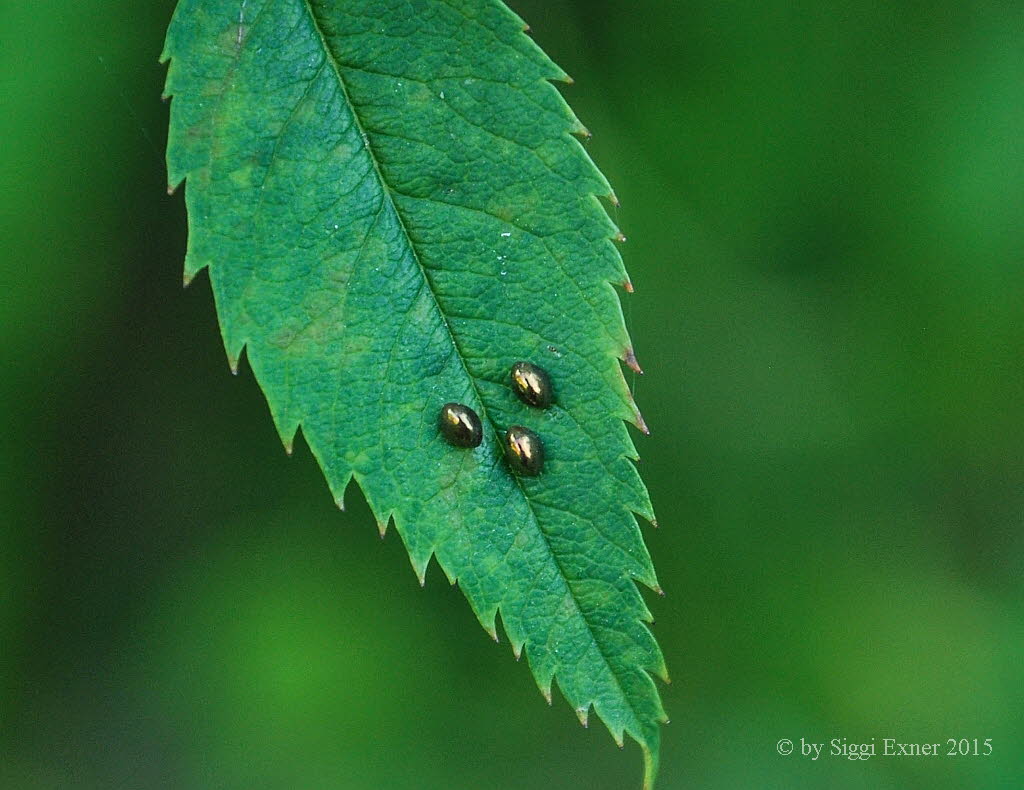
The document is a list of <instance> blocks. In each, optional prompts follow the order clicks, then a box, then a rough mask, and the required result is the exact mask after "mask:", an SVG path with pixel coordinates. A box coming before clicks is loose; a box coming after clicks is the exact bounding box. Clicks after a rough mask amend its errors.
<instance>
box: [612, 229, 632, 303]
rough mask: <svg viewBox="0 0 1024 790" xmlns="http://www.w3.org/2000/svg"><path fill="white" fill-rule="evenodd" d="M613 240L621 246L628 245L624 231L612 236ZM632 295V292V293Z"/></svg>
mask: <svg viewBox="0 0 1024 790" xmlns="http://www.w3.org/2000/svg"><path fill="white" fill-rule="evenodd" d="M612 240H613V241H617V242H618V243H619V244H625V243H626V234H625V233H623V232H622V231H619V232H618V233H616V234H615V235H614V236H612ZM630 293H632V291H630Z"/></svg>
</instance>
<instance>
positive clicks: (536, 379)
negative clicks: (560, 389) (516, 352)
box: [512, 362, 555, 409]
mask: <svg viewBox="0 0 1024 790" xmlns="http://www.w3.org/2000/svg"><path fill="white" fill-rule="evenodd" d="M512 389H514V390H515V392H516V395H518V396H519V400H521V401H522V402H523V403H525V404H526V405H528V406H534V407H536V408H538V409H546V408H547V407H548V406H550V405H551V403H552V402H553V401H554V399H555V393H554V390H553V389H552V388H551V378H550V377H549V376H548V374H547V371H545V370H544V369H543V368H539V367H537V366H536V365H534V364H532V363H530V362H517V363H516V364H514V365H513V366H512Z"/></svg>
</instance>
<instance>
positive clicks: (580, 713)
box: [576, 705, 590, 729]
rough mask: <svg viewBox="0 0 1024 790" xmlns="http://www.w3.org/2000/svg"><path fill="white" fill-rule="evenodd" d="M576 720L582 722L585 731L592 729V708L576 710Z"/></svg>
mask: <svg viewBox="0 0 1024 790" xmlns="http://www.w3.org/2000/svg"><path fill="white" fill-rule="evenodd" d="M576 718H577V719H579V720H580V724H582V725H583V727H584V729H588V728H589V727H590V706H589V705H588V706H586V707H584V708H576Z"/></svg>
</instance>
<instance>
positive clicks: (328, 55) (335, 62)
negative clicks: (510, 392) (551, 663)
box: [270, 0, 646, 741]
mask: <svg viewBox="0 0 1024 790" xmlns="http://www.w3.org/2000/svg"><path fill="white" fill-rule="evenodd" d="M270 2H273V0H270ZM300 2H301V3H302V7H303V8H304V9H305V10H306V12H307V13H308V14H309V20H310V23H311V24H312V26H313V30H314V31H315V32H316V35H317V38H318V39H319V41H320V46H321V48H322V49H323V52H324V57H325V59H326V60H327V61H328V62H329V63H330V64H331V68H332V69H333V71H334V75H335V77H336V78H337V80H338V86H339V88H340V89H341V94H342V97H343V98H344V100H345V103H346V104H347V105H348V108H349V110H350V111H351V113H352V119H353V122H354V123H355V125H356V129H357V130H358V132H359V136H360V137H361V138H362V140H363V146H364V148H365V150H366V154H367V156H368V157H369V158H370V163H371V165H372V166H373V170H374V173H375V174H376V176H377V181H378V183H379V184H380V187H381V190H382V192H383V194H384V198H385V200H387V202H388V204H389V205H390V208H391V210H392V211H393V212H394V216H395V218H396V220H397V222H398V226H399V228H401V231H402V236H403V237H404V239H405V243H406V245H407V246H408V248H409V251H410V252H411V253H412V257H413V260H415V261H416V265H417V267H419V270H420V275H421V276H422V277H423V282H424V283H425V285H426V290H427V293H429V294H430V299H431V301H432V302H433V304H434V307H435V309H436V310H437V313H438V315H439V316H440V317H441V321H442V323H443V324H444V327H445V330H446V331H447V333H448V337H449V339H450V340H451V343H452V346H453V347H454V349H455V355H456V357H458V360H459V365H460V366H461V367H462V370H463V372H464V373H465V375H466V378H467V379H468V380H469V384H470V386H471V387H472V389H473V393H474V394H475V395H476V399H477V402H478V403H479V404H480V410H481V411H482V412H483V414H482V415H481V416H482V417H483V418H484V419H485V420H486V421H487V423H488V424H489V425H490V426H491V429H492V430H493V431H494V434H495V436H499V435H500V431H499V428H498V426H497V424H496V423H495V422H494V420H493V419H491V417H490V415H489V414H488V412H487V407H486V405H485V403H484V399H483V396H482V395H481V393H480V390H479V388H478V387H477V384H476V379H475V378H474V377H473V374H472V373H470V372H469V368H468V366H467V365H466V360H465V358H464V357H463V353H462V348H461V347H460V346H459V341H458V339H457V337H456V335H455V332H453V331H452V328H451V324H450V323H449V322H448V317H447V315H445V312H444V310H442V309H441V303H440V302H439V301H438V299H437V294H436V293H435V292H434V287H433V283H432V282H431V280H430V275H429V274H428V272H427V269H426V267H425V266H424V265H423V263H422V261H421V260H420V256H419V252H418V251H417V249H416V245H415V244H414V243H413V241H412V236H411V235H410V233H409V230H408V228H407V227H406V224H405V220H404V219H403V217H402V214H401V212H400V211H399V209H398V205H397V204H396V203H395V200H394V196H393V195H392V190H391V185H390V184H389V183H388V181H387V179H385V178H384V173H383V172H382V170H381V167H380V162H379V161H378V159H377V156H376V154H375V153H374V151H373V147H372V146H371V145H370V137H369V135H368V134H367V132H366V130H365V128H364V127H363V122H362V119H361V118H360V117H359V113H358V112H357V110H356V106H355V104H354V103H353V101H352V99H351V97H350V96H349V92H348V85H347V84H346V82H345V77H344V76H343V75H342V73H341V64H340V62H339V59H338V58H337V57H336V56H335V54H334V52H333V50H332V49H331V47H330V44H328V42H327V37H326V36H325V35H324V32H323V28H322V27H321V25H320V20H319V18H318V16H317V12H316V10H315V9H314V8H313V2H312V0H300ZM512 478H513V479H514V480H515V483H516V487H517V488H518V489H519V492H520V494H521V495H522V497H523V501H524V502H525V503H526V507H527V509H528V510H529V512H530V519H531V521H532V523H533V526H534V527H535V529H536V530H537V533H538V534H539V535H540V536H541V539H542V540H543V542H544V547H545V549H546V550H547V553H548V556H549V557H550V558H551V561H552V562H553V563H554V565H555V567H556V568H557V569H558V575H559V577H560V578H561V579H562V582H563V583H564V584H565V587H566V590H567V591H568V593H569V597H570V598H571V600H572V604H573V607H574V608H575V609H576V612H577V613H578V614H579V617H580V619H581V620H582V621H583V624H584V625H585V626H586V628H587V634H588V635H589V636H590V640H591V642H593V644H594V647H595V648H596V649H597V653H598V655H600V656H601V659H602V660H603V661H604V664H605V667H606V668H607V669H608V673H609V674H610V675H611V677H612V680H614V682H615V686H616V688H617V689H618V690H619V694H620V695H621V697H622V700H623V701H624V702H625V704H626V707H627V708H628V709H629V712H630V713H631V714H632V716H633V720H634V723H635V725H636V735H639V736H641V737H643V738H644V741H646V736H644V735H643V727H642V725H641V724H640V721H641V718H640V716H639V714H638V713H637V711H636V708H634V707H633V702H632V699H631V698H630V696H629V695H628V694H627V693H626V691H625V689H624V688H623V687H622V683H621V681H620V680H619V676H618V673H617V672H616V671H615V669H614V668H613V667H612V664H611V662H610V661H609V659H608V656H607V655H606V654H605V651H604V650H603V649H602V647H601V643H600V641H599V640H598V639H597V636H596V635H595V634H594V629H593V627H592V626H591V624H590V620H589V619H588V618H587V616H586V614H585V613H584V612H583V609H582V608H581V607H580V604H579V601H578V600H577V599H576V592H575V591H574V590H573V588H572V582H571V581H570V579H569V576H568V575H567V574H566V573H565V570H564V569H563V567H562V564H561V562H560V561H559V559H558V555H557V554H556V553H555V551H554V549H553V548H552V547H551V543H550V541H549V540H548V536H547V533H545V532H544V530H543V529H542V528H541V526H540V519H538V518H537V513H536V511H535V510H534V508H533V502H532V501H531V500H530V497H529V495H528V494H527V492H526V489H525V488H524V487H523V484H522V481H521V480H520V479H519V478H518V477H516V476H515V475H512ZM555 677H556V678H557V672H556V673H555ZM594 702H595V700H591V701H589V702H588V706H587V707H588V708H589V707H590V706H591V705H592V704H593V703H594Z"/></svg>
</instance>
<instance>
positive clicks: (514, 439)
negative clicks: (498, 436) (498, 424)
mask: <svg viewBox="0 0 1024 790" xmlns="http://www.w3.org/2000/svg"><path fill="white" fill-rule="evenodd" d="M505 454H506V455H507V456H508V464H509V466H511V467H512V471H513V472H515V473H516V474H517V475H523V476H525V477H536V476H537V475H539V474H540V473H541V470H543V469H544V442H542V441H541V440H540V437H539V436H538V435H537V434H535V433H534V432H533V431H531V430H530V429H529V428H524V427H523V426H522V425H513V426H512V427H511V428H509V429H508V431H507V432H506V433H505Z"/></svg>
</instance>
